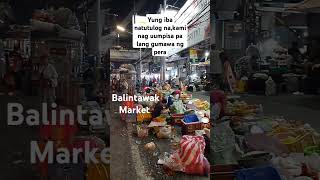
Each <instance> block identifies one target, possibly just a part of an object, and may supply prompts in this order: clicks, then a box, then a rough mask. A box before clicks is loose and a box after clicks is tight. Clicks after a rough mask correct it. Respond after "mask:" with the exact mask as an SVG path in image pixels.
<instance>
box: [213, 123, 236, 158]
mask: <svg viewBox="0 0 320 180" xmlns="http://www.w3.org/2000/svg"><path fill="white" fill-rule="evenodd" d="M212 131H213V133H211V134H212V135H213V137H212V143H210V144H212V146H213V147H212V148H213V157H214V164H236V163H237V156H236V154H235V152H236V148H235V147H236V146H235V144H236V142H235V134H234V132H233V130H232V129H231V127H230V125H229V121H226V122H222V123H219V124H216V125H215V126H214V127H213V130H212Z"/></svg>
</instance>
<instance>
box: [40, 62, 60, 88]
mask: <svg viewBox="0 0 320 180" xmlns="http://www.w3.org/2000/svg"><path fill="white" fill-rule="evenodd" d="M40 73H42V76H43V78H44V79H48V80H50V81H51V83H52V86H53V87H56V86H57V85H58V73H57V71H56V68H55V67H54V66H53V65H51V64H48V65H47V66H45V67H42V68H41V69H40Z"/></svg>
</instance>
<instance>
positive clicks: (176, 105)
mask: <svg viewBox="0 0 320 180" xmlns="http://www.w3.org/2000/svg"><path fill="white" fill-rule="evenodd" d="M172 109H173V111H174V113H176V114H183V113H184V112H185V108H184V106H183V103H182V101H181V100H179V101H175V102H173V104H172Z"/></svg>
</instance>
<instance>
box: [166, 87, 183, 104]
mask: <svg viewBox="0 0 320 180" xmlns="http://www.w3.org/2000/svg"><path fill="white" fill-rule="evenodd" d="M180 93H181V91H179V90H176V91H174V92H172V93H171V95H170V96H169V97H168V101H167V106H168V107H170V106H171V105H172V104H173V102H174V101H175V100H178V99H179V97H180Z"/></svg>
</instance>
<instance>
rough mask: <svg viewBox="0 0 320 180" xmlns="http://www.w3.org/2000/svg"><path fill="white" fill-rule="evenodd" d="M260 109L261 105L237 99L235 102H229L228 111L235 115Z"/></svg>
mask: <svg viewBox="0 0 320 180" xmlns="http://www.w3.org/2000/svg"><path fill="white" fill-rule="evenodd" d="M259 110H260V106H259V105H248V104H247V103H246V102H244V101H235V102H234V103H231V102H228V103H227V112H228V113H229V114H235V115H248V114H252V113H256V112H258V111H259Z"/></svg>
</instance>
